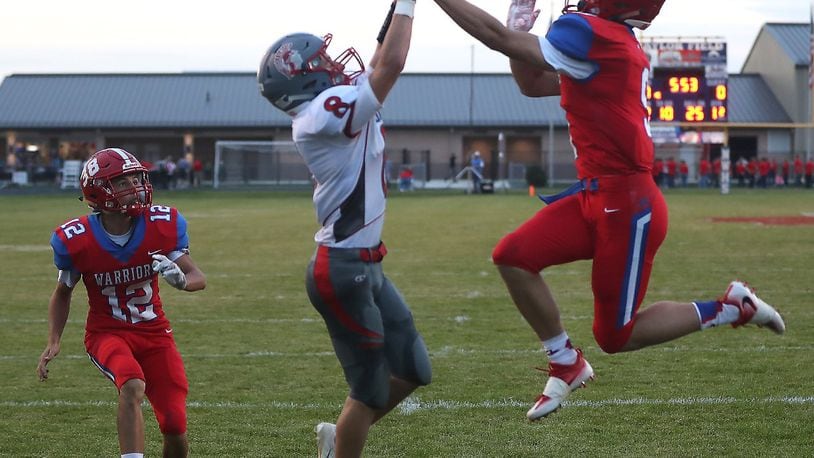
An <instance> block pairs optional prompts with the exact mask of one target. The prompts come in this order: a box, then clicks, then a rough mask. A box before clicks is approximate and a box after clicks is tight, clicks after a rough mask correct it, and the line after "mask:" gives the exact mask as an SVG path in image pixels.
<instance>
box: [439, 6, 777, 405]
mask: <svg viewBox="0 0 814 458" xmlns="http://www.w3.org/2000/svg"><path fill="white" fill-rule="evenodd" d="M435 2H436V3H437V4H438V5H439V6H440V7H441V8H442V9H443V10H444V11H445V12H446V13H447V14H448V15H449V16H450V17H451V18H452V19H453V20H454V21H455V22H456V23H457V24H458V25H459V26H461V28H463V29H464V30H465V31H466V32H468V33H469V34H470V35H472V36H473V37H475V38H477V39H478V40H480V41H481V42H483V43H484V44H485V45H486V46H488V47H489V48H492V49H494V50H496V51H498V52H501V53H503V54H505V55H506V56H508V57H509V58H510V65H511V70H512V75H513V76H514V79H515V81H516V82H517V85H518V86H519V87H520V90H521V92H522V93H523V94H525V95H527V96H530V97H543V96H552V95H560V96H561V105H562V107H563V109H564V110H565V112H566V118H567V120H568V124H569V128H570V134H571V139H572V142H573V145H574V151H575V155H576V168H577V174H578V177H579V179H580V181H579V182H577V183H575V185H573V186H571V187H570V188H569V189H567V190H566V191H563V192H562V193H560V194H557V195H554V196H546V197H543V200H544V201H545V202H546V203H547V204H548V205H547V206H546V207H544V208H543V209H542V210H540V211H539V212H537V214H535V215H534V216H532V217H531V218H530V219H529V220H527V221H526V222H525V223H524V224H522V225H521V226H520V227H519V228H517V229H516V230H515V231H514V232H512V233H510V234H508V235H507V236H505V237H504V238H503V239H502V240H501V241H500V242H499V243H498V245H497V246H496V247H495V249H494V252H493V254H492V257H493V261H494V263H495V264H496V265H497V268H498V270H499V272H500V274H501V276H502V277H503V280H504V282H505V283H506V286H507V288H508V290H509V293H510V295H511V297H512V300H513V301H514V303H515V305H516V306H517V308H518V310H519V311H520V313H521V314H522V315H523V317H524V318H525V319H526V321H527V322H528V323H529V325H531V327H532V328H533V329H534V331H535V332H536V333H537V335H538V337H539V338H540V340H541V341H542V344H543V348H544V349H545V351H546V353H547V355H548V358H549V379H548V382H547V383H546V385H545V388H544V390H543V393H542V394H541V395H540V396H539V397H538V398H537V400H536V401H535V403H534V405H533V406H532V407H531V408H530V409H529V411H528V413H527V417H528V418H529V419H530V420H536V419H539V418H541V417H545V416H546V415H548V414H550V413H551V412H553V411H555V410H556V409H557V408H559V407H560V405H561V403H562V401H563V399H565V398H566V397H567V396H568V395H569V394H570V393H571V391H572V390H574V389H576V388H578V387H580V386H582V385H584V384H585V382H587V381H588V380H590V379H592V378H593V376H594V371H593V369H592V368H591V366H590V364H588V362H587V361H586V360H585V358H584V357H583V355H582V352H581V351H580V350H579V349H576V348H574V347H572V346H571V342H570V340H569V339H568V334H566V332H565V329H564V328H563V325H562V322H561V320H560V312H559V308H558V306H557V303H556V302H555V301H554V297H553V296H552V294H551V291H550V290H549V288H548V286H547V285H546V282H545V281H544V280H543V277H542V276H541V275H540V273H541V271H542V270H543V269H545V268H546V267H549V266H554V265H559V264H565V263H569V262H572V261H576V260H580V259H592V260H593V270H592V272H593V273H592V289H593V294H594V324H593V332H594V337H595V338H596V341H597V343H598V344H599V346H600V347H601V348H602V350H604V351H605V352H608V353H616V352H622V351H631V350H637V349H640V348H643V347H647V346H649V345H655V344H659V343H662V342H667V341H669V340H673V339H676V338H678V337H681V336H684V335H686V334H689V333H692V332H694V331H698V330H701V329H707V328H710V327H713V326H719V325H723V324H731V325H733V326H741V325H744V324H748V323H751V324H756V325H758V326H763V327H766V328H769V329H771V330H772V331H774V332H776V333H778V334H782V333H783V332H784V330H785V324H784V322H783V319H782V318H781V316H780V315H779V314H778V313H777V311H775V309H774V308H772V307H771V306H770V305H768V304H766V303H765V302H764V301H762V300H761V299H759V298H758V297H757V296H756V295H755V293H754V292H753V291H752V290H751V289H750V288H749V287H748V286H746V284H744V283H742V282H739V281H733V282H732V283H730V284H729V286H728V288H727V289H726V291H725V292H724V294H723V295H722V296H721V297H720V298H719V299H717V300H709V301H697V302H669V301H664V302H658V303H655V304H652V305H650V306H649V307H646V308H644V309H643V310H641V311H640V310H639V306H640V305H641V302H642V299H643V298H644V295H645V292H646V291H647V282H648V279H649V277H650V271H651V269H652V267H653V259H654V258H655V256H656V252H657V251H658V248H659V246H660V245H661V243H662V241H663V240H664V237H665V236H666V233H667V205H666V204H665V201H664V198H663V196H662V194H661V192H660V191H659V189H658V187H657V186H656V184H655V183H654V181H653V179H652V177H651V174H650V169H651V167H652V164H653V154H654V148H653V141H652V139H651V137H650V126H649V116H648V112H647V101H646V99H645V97H644V94H645V85H646V84H647V81H648V76H649V71H650V63H649V61H648V59H647V56H646V55H645V53H644V52H643V51H642V49H641V47H640V46H639V43H638V41H637V39H636V37H635V35H634V33H633V28H634V27H635V28H640V29H645V28H647V27H648V26H649V25H650V23H651V21H653V19H654V18H655V17H656V16H657V15H658V13H659V11H660V10H661V7H662V5H663V4H664V0H626V1H617V0H581V1H579V3H577V5H570V4H569V2H568V1H566V2H565V8H564V9H563V15H562V16H560V18H559V19H557V20H556V21H554V23H553V24H551V27H550V28H549V30H548V33H546V35H545V36H542V37H541V36H537V35H533V34H531V33H528V32H529V30H531V28H532V26H533V25H534V22H535V20H536V19H537V16H538V15H539V10H535V0H512V1H511V4H510V7H509V15H508V19H507V26H505V27H504V26H503V25H502V24H501V23H500V22H499V21H498V20H496V19H495V18H493V17H492V16H490V15H489V14H488V13H486V12H484V11H483V10H481V9H479V8H477V7H475V6H473V5H471V4H470V3H468V2H466V1H465V0H435Z"/></svg>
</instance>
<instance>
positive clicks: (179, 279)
mask: <svg viewBox="0 0 814 458" xmlns="http://www.w3.org/2000/svg"><path fill="white" fill-rule="evenodd" d="M153 271H154V272H156V273H159V274H161V276H162V277H164V280H167V283H169V284H170V286H172V287H173V288H178V289H184V288H186V287H187V276H186V275H184V271H183V270H181V268H180V267H178V264H176V263H174V262H172V261H170V258H168V257H166V256H164V255H163V254H154V255H153Z"/></svg>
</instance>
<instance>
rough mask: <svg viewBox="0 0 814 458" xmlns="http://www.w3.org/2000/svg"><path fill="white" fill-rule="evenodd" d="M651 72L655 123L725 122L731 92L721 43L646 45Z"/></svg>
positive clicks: (649, 94)
mask: <svg viewBox="0 0 814 458" xmlns="http://www.w3.org/2000/svg"><path fill="white" fill-rule="evenodd" d="M642 48H643V49H644V50H645V52H647V54H648V56H649V58H650V65H651V72H650V80H649V82H648V86H647V90H646V96H647V101H648V111H649V112H650V121H651V122H682V123H700V122H725V121H727V120H728V119H729V118H728V112H727V109H728V99H729V90H728V86H727V73H726V43H724V42H723V41H720V40H710V39H698V40H697V41H673V40H667V39H661V40H651V41H649V42H643V43H642Z"/></svg>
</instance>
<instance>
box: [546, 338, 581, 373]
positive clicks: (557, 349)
mask: <svg viewBox="0 0 814 458" xmlns="http://www.w3.org/2000/svg"><path fill="white" fill-rule="evenodd" d="M543 350H545V353H546V355H548V360H549V361H551V362H552V363H555V364H566V365H568V364H574V363H575V362H577V351H576V350H574V347H572V346H571V340H570V339H569V338H568V334H567V333H566V332H565V331H563V333H562V334H560V335H558V336H556V337H552V338H550V339H548V340H544V341H543Z"/></svg>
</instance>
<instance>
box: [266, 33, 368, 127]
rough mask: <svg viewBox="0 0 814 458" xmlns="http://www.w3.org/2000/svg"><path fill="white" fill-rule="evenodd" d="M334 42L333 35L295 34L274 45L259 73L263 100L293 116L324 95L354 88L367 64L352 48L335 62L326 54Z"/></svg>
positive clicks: (340, 54)
mask: <svg viewBox="0 0 814 458" xmlns="http://www.w3.org/2000/svg"><path fill="white" fill-rule="evenodd" d="M331 39H332V36H331V34H327V35H325V36H324V37H322V38H320V37H318V36H316V35H312V34H309V33H294V34H290V35H286V36H284V37H282V38H280V39H279V40H277V41H276V42H275V43H274V44H272V45H271V47H269V49H268V51H267V52H266V54H265V55H264V56H263V59H262V60H261V61H260V68H259V70H258V71H257V82H258V83H259V87H260V93H261V94H262V95H263V97H265V98H266V99H267V100H268V101H269V102H271V103H272V104H273V105H274V106H275V107H277V108H279V109H280V110H282V111H284V112H286V113H287V114H289V115H291V116H294V115H296V113H297V112H298V111H299V110H300V109H301V107H303V106H304V104H306V103H307V102H310V101H311V100H313V99H314V98H315V97H316V96H317V95H319V94H320V93H321V92H322V91H324V90H326V89H328V88H330V87H332V86H339V85H345V84H351V83H352V81H353V79H354V78H356V77H357V76H359V75H360V74H361V73H362V72H363V71H364V63H362V60H361V58H360V57H359V54H358V53H357V52H356V50H354V49H353V48H348V49H346V50H345V51H343V52H341V53H339V55H338V57H337V58H336V59H332V58H331V56H330V55H329V54H328V52H327V49H328V46H329V45H330V43H331ZM348 64H351V65H350V67H352V69H351V68H348Z"/></svg>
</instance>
